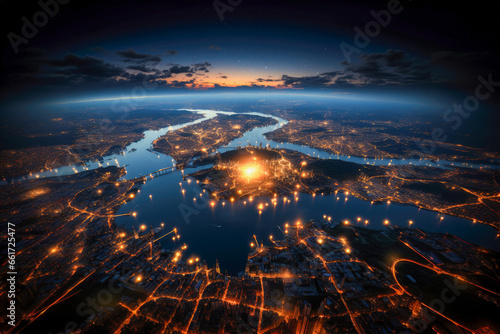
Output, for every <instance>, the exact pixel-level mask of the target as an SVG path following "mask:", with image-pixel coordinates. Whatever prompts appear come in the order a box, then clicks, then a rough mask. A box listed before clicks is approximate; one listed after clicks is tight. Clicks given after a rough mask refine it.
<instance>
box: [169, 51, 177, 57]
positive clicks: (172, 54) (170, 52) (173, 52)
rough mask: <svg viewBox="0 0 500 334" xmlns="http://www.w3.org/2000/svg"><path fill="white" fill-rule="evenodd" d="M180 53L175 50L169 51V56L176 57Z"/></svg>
mask: <svg viewBox="0 0 500 334" xmlns="http://www.w3.org/2000/svg"><path fill="white" fill-rule="evenodd" d="M178 53H179V52H177V51H175V50H168V51H167V56H175V55H176V54H178Z"/></svg>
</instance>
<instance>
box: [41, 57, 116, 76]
mask: <svg viewBox="0 0 500 334" xmlns="http://www.w3.org/2000/svg"><path fill="white" fill-rule="evenodd" d="M41 63H42V64H44V65H49V66H51V68H50V69H49V72H51V73H53V74H58V75H66V76H74V77H82V76H86V77H99V78H112V77H115V76H119V75H121V74H123V68H121V67H118V66H115V65H113V64H110V63H106V62H104V61H103V60H102V59H99V58H96V57H92V56H85V57H80V56H77V55H75V54H68V55H67V56H65V57H64V58H63V59H53V60H42V61H41Z"/></svg>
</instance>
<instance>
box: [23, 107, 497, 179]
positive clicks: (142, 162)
mask: <svg viewBox="0 0 500 334" xmlns="http://www.w3.org/2000/svg"><path fill="white" fill-rule="evenodd" d="M180 110H187V111H191V112H194V113H199V114H201V115H203V116H204V117H203V118H200V119H198V120H196V121H192V122H187V123H183V124H178V125H175V126H169V127H165V128H162V129H160V130H148V131H145V132H144V138H143V139H141V140H139V141H138V142H135V143H132V144H130V145H129V146H127V147H126V148H125V150H124V151H123V152H124V154H114V155H109V156H106V157H104V158H103V159H102V161H89V162H87V163H86V164H85V165H83V166H80V165H69V166H62V167H59V168H55V169H53V170H46V171H43V172H37V173H32V174H31V175H27V176H24V177H20V178H18V179H17V180H16V181H23V180H26V179H34V178H43V177H50V176H58V175H59V176H62V175H70V174H74V173H78V172H81V171H85V170H92V169H95V168H99V167H101V166H104V167H106V166H119V167H121V166H126V169H127V176H126V177H125V178H127V179H132V178H135V177H138V176H141V175H146V174H149V173H152V172H154V171H157V170H159V169H161V168H165V167H170V166H173V165H174V163H175V161H174V160H173V159H172V158H171V157H170V156H166V155H164V154H158V153H156V152H153V151H151V149H152V143H153V141H154V140H155V139H157V138H159V137H161V136H163V135H165V134H166V133H167V132H170V131H175V130H178V129H181V128H183V127H186V126H189V125H192V124H198V123H201V122H204V121H206V120H209V119H211V118H213V117H216V116H217V115H218V114H223V115H233V114H235V113H234V112H228V111H218V110H205V109H180ZM166 112H167V111H166ZM247 114H249V115H256V116H262V117H270V118H273V119H275V120H276V121H278V123H277V124H275V125H270V126H265V127H261V128H256V129H253V130H250V131H247V132H246V133H245V134H244V135H243V136H242V137H240V138H237V139H235V140H233V141H232V142H231V143H229V144H228V145H226V147H221V148H219V149H218V151H219V152H224V151H228V150H231V149H233V148H234V147H237V146H246V145H247V144H252V145H259V144H262V145H263V146H265V145H267V144H269V145H270V146H271V147H273V148H277V147H280V148H287V149H290V150H294V151H298V152H301V153H304V154H307V155H310V156H313V157H317V158H321V159H338V160H343V161H350V162H354V163H358V164H370V165H376V166H390V165H409V164H411V165H416V166H432V167H440V168H448V167H447V166H448V165H452V166H460V167H469V168H495V169H496V168H498V166H495V165H486V164H474V163H469V162H450V161H446V160H440V161H431V160H425V159H422V160H411V159H402V160H398V159H369V158H360V157H351V156H343V155H337V154H330V153H327V152H324V151H321V150H318V149H315V148H311V147H308V146H303V145H295V144H290V143H277V142H275V141H268V140H267V139H266V137H265V136H264V134H265V133H268V132H272V131H275V130H277V129H279V128H281V127H283V126H284V125H286V124H287V123H288V122H287V121H286V120H284V119H282V118H280V117H276V116H272V115H268V114H263V113H258V112H250V113H247Z"/></svg>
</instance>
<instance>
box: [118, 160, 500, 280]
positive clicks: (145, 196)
mask: <svg viewBox="0 0 500 334" xmlns="http://www.w3.org/2000/svg"><path fill="white" fill-rule="evenodd" d="M192 171H194V169H192V170H186V173H189V172H192ZM179 183H181V184H179ZM182 189H184V194H183V193H182V192H181V190H182ZM200 194H201V197H200ZM149 195H151V198H150V197H149ZM337 197H338V200H337ZM195 198H196V201H195V200H194V199H195ZM345 198H346V196H345V195H343V194H340V195H339V196H315V197H313V196H310V195H306V194H300V195H299V200H298V201H297V202H295V201H294V200H292V201H291V202H290V203H287V204H283V201H281V200H278V201H277V203H278V204H277V205H276V207H274V206H273V205H272V204H271V202H270V199H268V198H255V199H254V200H253V202H252V203H250V202H248V201H247V204H243V202H242V201H239V202H236V203H231V202H228V201H225V205H223V204H222V201H220V202H217V204H216V206H215V207H212V206H210V205H208V204H209V203H208V200H207V199H208V198H207V194H206V193H203V190H202V189H201V188H200V187H199V186H198V185H197V184H196V182H191V183H188V182H187V181H182V173H181V172H180V171H176V172H174V173H171V174H167V175H164V176H161V177H157V178H155V179H154V180H151V181H147V182H146V184H145V185H144V186H143V188H142V190H141V193H140V194H139V196H137V197H136V198H135V199H134V200H132V201H131V202H129V203H127V204H125V205H123V206H122V207H121V208H120V211H119V213H127V212H130V211H135V212H137V217H135V218H133V217H120V218H117V221H116V222H117V224H118V225H122V224H123V225H125V226H127V227H129V228H131V227H132V226H135V228H136V230H137V229H138V227H139V225H140V224H147V226H149V225H152V226H153V228H155V227H157V226H160V224H161V223H165V229H164V231H170V230H171V229H172V228H173V227H177V228H178V230H179V234H180V235H181V239H180V241H175V242H174V241H172V239H169V238H165V239H162V243H163V245H164V247H165V248H167V249H173V248H175V247H178V246H179V245H182V244H183V243H186V244H188V252H187V254H188V255H190V254H192V255H196V256H199V257H201V258H202V259H204V260H207V262H208V263H209V265H214V264H215V259H216V258H218V259H219V262H220V264H221V267H222V269H227V270H229V272H230V273H233V274H235V273H237V272H239V271H242V270H244V268H245V263H246V257H247V254H248V252H250V251H251V248H250V242H251V239H252V235H253V234H255V235H256V236H257V238H258V240H259V242H260V240H261V239H262V240H263V241H264V244H269V235H270V234H272V235H273V236H274V237H275V238H281V237H282V236H283V234H282V232H281V231H280V229H279V228H278V226H280V227H281V228H283V225H284V224H285V223H286V222H288V223H295V222H296V221H297V220H301V221H307V220H309V219H311V218H315V219H321V218H322V217H323V215H324V214H326V215H329V216H331V217H332V219H333V220H335V221H341V222H344V221H345V220H349V222H350V224H352V225H358V226H366V227H369V228H374V229H384V228H385V227H384V221H385V220H389V223H390V224H391V225H399V226H405V227H406V226H409V220H412V221H413V224H412V225H411V228H419V229H422V230H425V231H429V232H440V233H450V234H453V235H456V236H458V237H460V238H462V239H464V240H466V241H468V242H471V243H475V244H478V245H481V246H485V247H488V248H491V249H495V250H497V251H499V250H500V243H499V241H498V239H496V233H495V231H494V229H493V228H491V227H489V226H486V225H482V224H473V223H472V222H471V221H470V220H467V219H462V218H457V217H452V216H446V215H444V217H445V218H444V219H443V220H441V219H440V217H442V216H443V215H441V214H439V215H438V214H436V213H435V212H430V211H426V210H419V209H418V208H415V207H412V206H403V205H396V204H380V205H372V204H371V203H370V202H368V201H363V200H360V199H357V198H355V197H352V196H347V201H346V200H345ZM260 203H269V205H268V206H265V205H264V208H265V209H264V210H263V212H262V214H261V215H259V212H258V210H257V206H258V205H259V204H260ZM185 217H187V218H185ZM358 217H359V218H361V221H360V222H358V219H357V218H358ZM365 220H368V221H369V222H368V224H367V225H365ZM219 226H220V227H219ZM161 235H162V232H161V231H160V232H158V236H161Z"/></svg>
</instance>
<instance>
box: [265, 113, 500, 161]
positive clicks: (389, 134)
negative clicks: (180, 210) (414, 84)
mask: <svg viewBox="0 0 500 334" xmlns="http://www.w3.org/2000/svg"><path fill="white" fill-rule="evenodd" d="M286 116H287V117H288V119H289V123H288V124H286V125H285V126H283V127H282V128H281V129H278V130H276V131H273V132H269V133H267V134H266V137H267V138H268V139H269V140H274V141H276V142H288V143H292V144H297V145H307V146H310V147H314V148H316V149H319V150H323V151H325V152H328V153H331V154H339V155H344V156H356V157H362V158H377V159H381V158H389V159H420V158H425V159H428V160H448V161H468V162H477V163H485V164H496V163H498V159H499V158H500V154H499V153H498V152H496V151H495V150H494V149H492V148H489V149H488V148H477V147H474V146H468V145H467V144H464V143H468V142H470V141H471V140H469V139H468V138H467V137H466V136H460V137H459V140H458V142H457V140H456V138H455V140H453V141H452V140H450V138H449V137H450V136H449V135H448V134H450V133H453V132H454V131H448V132H445V135H446V136H447V137H446V140H443V139H440V140H434V139H433V138H432V131H433V130H434V128H437V127H440V128H441V127H444V126H442V125H439V126H438V125H436V124H434V125H433V124H431V123H430V122H429V121H424V120H423V119H422V118H416V117H410V116H408V115H407V114H402V115H400V116H393V117H391V118H388V117H383V116H379V117H377V118H375V117H369V116H370V115H363V118H360V115H359V114H356V113H354V112H344V113H342V112H341V113H332V112H314V111H313V112H309V113H306V114H304V113H302V114H301V113H299V112H289V113H287V114H286ZM372 116H373V115H372ZM453 135H455V137H456V135H457V134H455V133H453ZM439 138H441V137H439ZM469 145H470V144H469Z"/></svg>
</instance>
